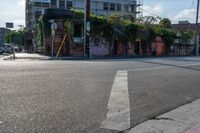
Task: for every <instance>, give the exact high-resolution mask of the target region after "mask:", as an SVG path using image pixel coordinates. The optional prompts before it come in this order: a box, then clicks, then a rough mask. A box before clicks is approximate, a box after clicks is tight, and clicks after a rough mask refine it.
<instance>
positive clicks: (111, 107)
mask: <svg viewBox="0 0 200 133" xmlns="http://www.w3.org/2000/svg"><path fill="white" fill-rule="evenodd" d="M107 109H108V113H107V118H106V119H105V120H104V121H103V122H102V123H101V128H106V129H111V130H117V131H123V130H126V129H128V128H130V104H129V93H128V73H127V71H118V72H117V74H116V76H115V79H114V82H113V86H112V90H111V94H110V99H109V102H108V106H107Z"/></svg>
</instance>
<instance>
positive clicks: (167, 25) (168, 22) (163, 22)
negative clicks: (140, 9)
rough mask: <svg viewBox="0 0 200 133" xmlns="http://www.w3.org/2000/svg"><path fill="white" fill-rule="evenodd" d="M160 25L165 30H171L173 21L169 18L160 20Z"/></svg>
mask: <svg viewBox="0 0 200 133" xmlns="http://www.w3.org/2000/svg"><path fill="white" fill-rule="evenodd" d="M159 24H160V25H161V26H162V27H163V28H168V29H169V28H171V20H170V19H168V18H163V19H161V20H160V22H159Z"/></svg>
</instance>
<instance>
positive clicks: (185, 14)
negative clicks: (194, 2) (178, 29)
mask: <svg viewBox="0 0 200 133" xmlns="http://www.w3.org/2000/svg"><path fill="white" fill-rule="evenodd" d="M195 17H196V10H195V9H184V10H182V11H180V12H179V13H178V14H177V15H175V16H174V17H172V22H173V23H177V22H178V21H183V20H188V21H189V22H192V23H194V22H195Z"/></svg>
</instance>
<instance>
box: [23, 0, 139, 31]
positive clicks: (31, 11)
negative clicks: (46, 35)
mask: <svg viewBox="0 0 200 133" xmlns="http://www.w3.org/2000/svg"><path fill="white" fill-rule="evenodd" d="M84 1H85V0H26V27H27V29H29V30H31V29H32V28H33V25H34V24H35V23H36V21H37V19H38V18H39V17H40V16H41V14H42V12H43V10H44V9H47V8H60V9H71V8H74V9H84V7H85V2H84ZM136 4H137V2H136V0H91V12H92V13H94V14H96V15H111V14H113V13H130V14H132V15H133V17H134V18H135V17H136V7H137V5H136Z"/></svg>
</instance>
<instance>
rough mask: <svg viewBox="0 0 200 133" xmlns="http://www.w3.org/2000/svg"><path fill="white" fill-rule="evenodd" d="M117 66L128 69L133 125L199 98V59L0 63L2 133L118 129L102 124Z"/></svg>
mask: <svg viewBox="0 0 200 133" xmlns="http://www.w3.org/2000/svg"><path fill="white" fill-rule="evenodd" d="M118 70H127V71H128V92H129V102H130V121H131V127H133V126H135V125H137V124H139V123H141V122H144V121H145V120H148V119H152V118H154V117H155V116H158V115H160V114H163V113H165V112H167V111H170V110H172V109H175V108H177V107H179V106H181V105H183V104H186V103H188V102H191V101H193V100H195V99H198V98H200V82H199V79H200V58H197V57H182V58H154V59H153V58H152V59H151V58H148V59H145V58H144V59H127V60H93V61H31V60H17V61H0V132H1V133H12V132H14V133H27V132H28V133H36V132H37V133H73V132H74V133H79V132H80V133H84V132H85V133H98V132H99V133H104V132H105V133H110V132H118V131H115V130H109V129H103V128H100V125H101V123H102V121H104V120H105V119H106V115H107V112H108V110H107V105H108V102H109V98H110V93H111V88H112V85H113V80H114V78H115V75H116V73H117V71H118ZM119 84H120V83H119Z"/></svg>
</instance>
